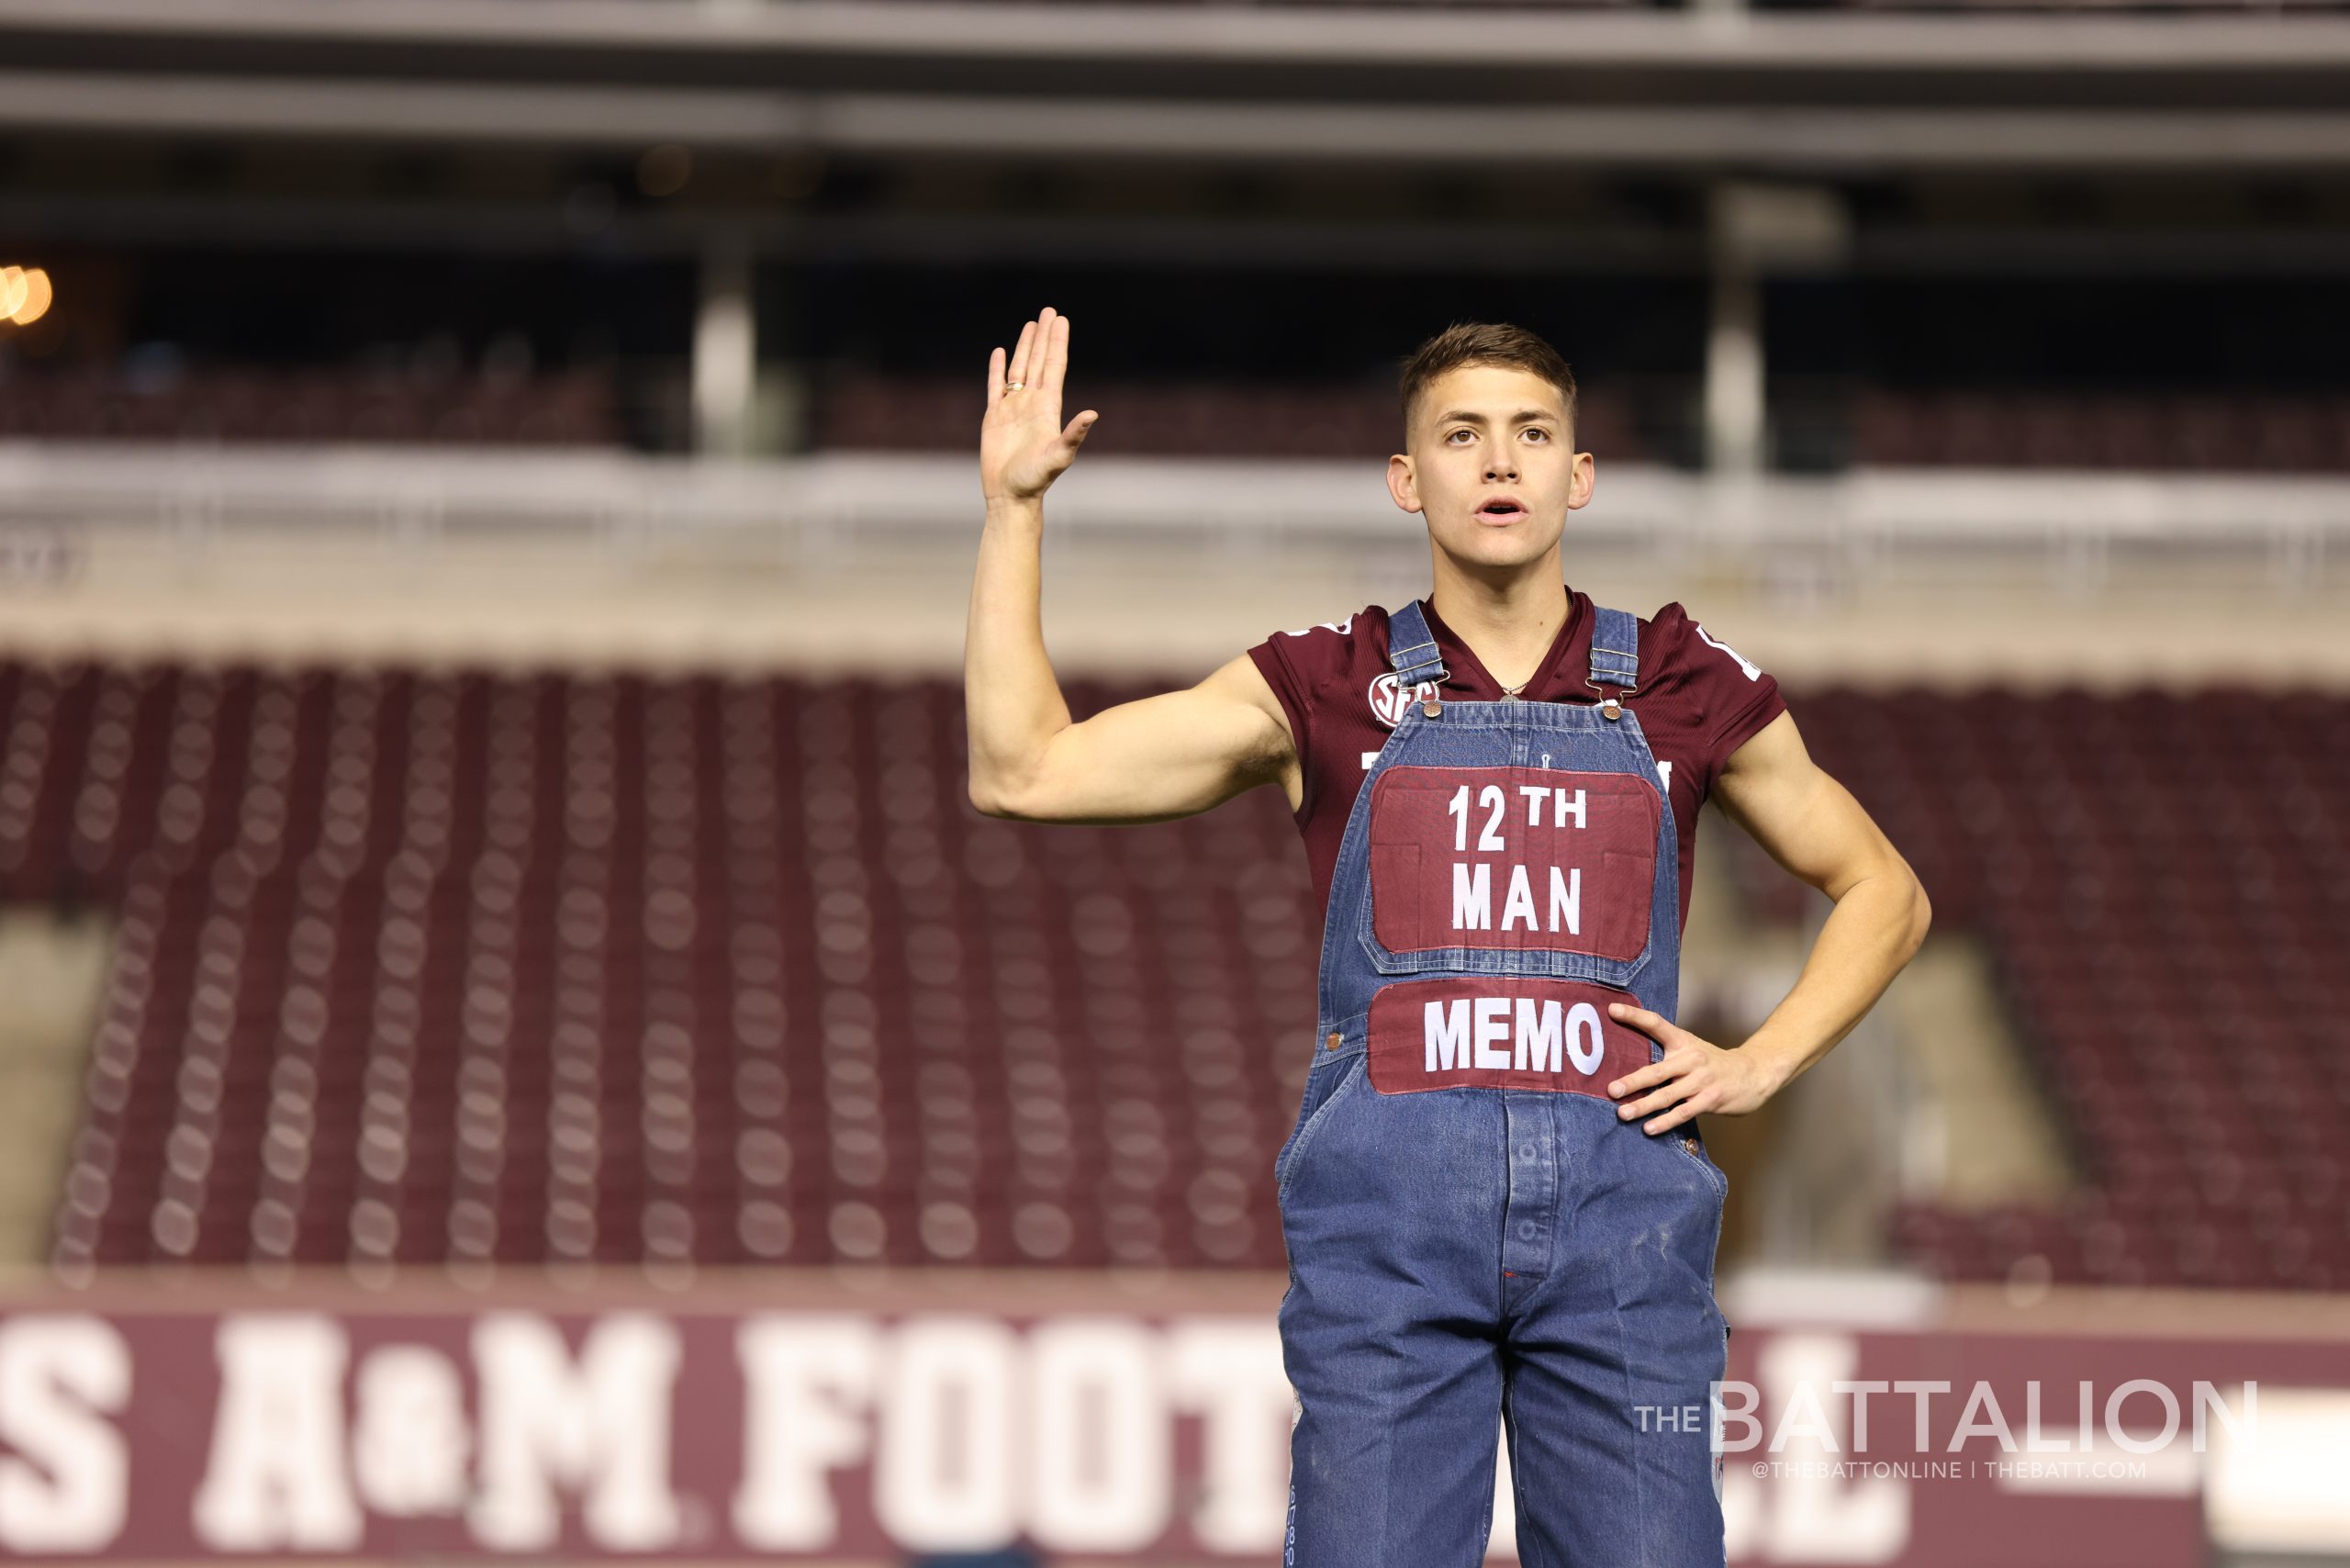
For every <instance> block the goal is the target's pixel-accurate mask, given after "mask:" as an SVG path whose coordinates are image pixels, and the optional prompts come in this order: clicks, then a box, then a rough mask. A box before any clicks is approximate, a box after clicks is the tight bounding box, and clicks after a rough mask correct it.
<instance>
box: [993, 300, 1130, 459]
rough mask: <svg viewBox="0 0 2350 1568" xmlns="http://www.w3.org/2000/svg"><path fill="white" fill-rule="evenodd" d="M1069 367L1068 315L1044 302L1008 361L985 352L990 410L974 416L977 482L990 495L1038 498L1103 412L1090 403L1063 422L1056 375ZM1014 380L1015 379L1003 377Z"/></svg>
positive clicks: (998, 351)
mask: <svg viewBox="0 0 2350 1568" xmlns="http://www.w3.org/2000/svg"><path fill="white" fill-rule="evenodd" d="M1068 370H1069V318H1068V317H1066V316H1057V315H1055V314H1054V313H1053V308H1052V307H1051V306H1049V305H1047V306H1046V307H1045V308H1044V310H1043V311H1042V312H1041V313H1040V314H1039V315H1038V316H1037V317H1036V319H1035V320H1033V321H1030V322H1029V323H1028V324H1027V325H1025V326H1024V327H1022V328H1021V329H1020V343H1019V346H1018V347H1016V348H1014V349H1013V352H1012V362H1011V364H1010V365H1009V366H1008V367H1007V366H1006V364H1005V363H1004V357H1003V350H1002V348H997V349H995V350H994V351H993V352H991V353H990V354H989V355H988V411H987V417H986V418H985V419H984V420H981V421H980V423H979V488H980V489H981V491H982V492H984V493H985V495H986V497H987V498H988V499H989V500H990V501H999V500H1023V501H1024V500H1035V498H1038V497H1040V496H1042V495H1043V494H1044V493H1045V491H1046V489H1047V488H1049V487H1051V485H1052V482H1053V481H1054V480H1056V479H1057V478H1059V477H1060V476H1061V471H1062V470H1063V469H1065V468H1067V467H1068V466H1069V465H1070V464H1071V463H1073V462H1075V461H1076V460H1077V449H1078V448H1079V447H1080V446H1082V445H1084V444H1085V436H1086V432H1087V431H1091V429H1092V428H1093V421H1094V420H1097V419H1099V418H1101V416H1100V415H1099V414H1097V413H1095V412H1094V411H1093V410H1092V409H1086V410H1085V411H1084V412H1082V413H1080V414H1079V415H1078V416H1077V418H1075V419H1073V420H1069V424H1068V425H1067V426H1066V427H1064V426H1063V425H1062V424H1061V380H1062V377H1063V376H1064V375H1066V374H1067V373H1068ZM1008 382H1016V383H1019V384H1020V385H1018V386H1009V387H1008V386H1006V383H1008Z"/></svg>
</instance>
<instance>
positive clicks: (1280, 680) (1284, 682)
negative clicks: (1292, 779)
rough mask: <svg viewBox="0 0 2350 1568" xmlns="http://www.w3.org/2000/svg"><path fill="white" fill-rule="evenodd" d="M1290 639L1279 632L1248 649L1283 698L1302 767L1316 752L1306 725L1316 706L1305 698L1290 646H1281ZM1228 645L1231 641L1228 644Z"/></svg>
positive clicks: (1302, 678)
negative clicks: (1313, 706) (1288, 647)
mask: <svg viewBox="0 0 2350 1568" xmlns="http://www.w3.org/2000/svg"><path fill="white" fill-rule="evenodd" d="M1287 640H1290V639H1289V638H1288V635H1287V633H1281V632H1276V633H1273V634H1272V635H1271V636H1270V637H1268V638H1266V639H1265V640H1264V641H1263V642H1261V643H1259V644H1257V645H1256V646H1255V647H1253V648H1251V649H1249V650H1248V656H1249V657H1250V658H1252V659H1254V660H1255V661H1256V662H1257V669H1258V673H1259V674H1261V675H1262V676H1263V677H1264V678H1265V684H1266V685H1267V686H1270V687H1271V688H1272V689H1273V695H1274V696H1275V697H1278V698H1280V699H1281V711H1282V712H1284V713H1286V714H1288V715H1289V733H1290V738H1291V739H1292V741H1294V742H1295V743H1296V745H1297V756H1298V761H1299V764H1300V766H1301V767H1302V766H1304V761H1305V759H1306V758H1307V757H1309V756H1313V755H1314V752H1313V742H1312V740H1311V738H1310V737H1309V732H1308V730H1307V726H1306V722H1307V718H1308V716H1309V715H1310V714H1311V713H1312V711H1313V708H1312V705H1311V704H1310V703H1308V702H1307V701H1306V695H1305V694H1306V690H1307V685H1306V680H1305V678H1304V674H1303V673H1302V672H1301V671H1300V670H1299V669H1298V667H1297V666H1296V664H1295V663H1294V662H1293V661H1292V659H1291V657H1290V653H1289V650H1287V649H1285V648H1283V647H1282V646H1281V644H1282V643H1283V642H1284V641H1287ZM1225 646H1226V647H1229V646H1231V644H1225Z"/></svg>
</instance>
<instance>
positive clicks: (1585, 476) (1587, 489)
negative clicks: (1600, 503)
mask: <svg viewBox="0 0 2350 1568" xmlns="http://www.w3.org/2000/svg"><path fill="white" fill-rule="evenodd" d="M1598 465H1599V464H1598V459H1597V458H1595V457H1594V456H1592V454H1590V453H1588V452H1578V453H1576V454H1575V472H1574V478H1573V480H1572V482H1570V483H1569V484H1568V486H1567V510H1569V511H1572V510H1575V509H1576V508H1577V507H1580V506H1583V505H1585V504H1587V503H1588V502H1589V501H1590V499H1591V491H1592V487H1593V486H1594V485H1595V484H1597V483H1598V480H1599V475H1598V472H1597V470H1598Z"/></svg>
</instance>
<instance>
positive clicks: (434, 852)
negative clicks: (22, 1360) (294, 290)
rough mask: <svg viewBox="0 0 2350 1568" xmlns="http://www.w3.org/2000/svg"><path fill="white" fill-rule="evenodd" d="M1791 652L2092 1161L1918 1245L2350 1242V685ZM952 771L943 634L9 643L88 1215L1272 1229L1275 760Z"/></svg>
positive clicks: (331, 1228) (744, 1258) (1985, 1250)
mask: <svg viewBox="0 0 2350 1568" xmlns="http://www.w3.org/2000/svg"><path fill="white" fill-rule="evenodd" d="M1069 694H1070V699H1071V704H1072V707H1073V708H1075V709H1076V710H1077V711H1080V712H1082V711H1091V710H1092V709H1094V708H1096V707H1098V706H1100V705H1102V704H1104V703H1106V702H1109V701H1113V700H1120V699H1122V698H1123V697H1125V696H1128V695H1132V694H1133V693H1132V692H1131V691H1128V690H1125V689H1109V688H1105V687H1102V686H1098V685H1091V684H1083V683H1072V685H1071V688H1070V693H1069ZM1796 711H1797V712H1798V714H1799V717H1800V719H1801V722H1803V724H1804V726H1805V730H1806V734H1807V738H1808V740H1809V742H1810V745H1811V746H1812V749H1813V750H1814V752H1815V754H1816V755H1818V756H1819V757H1820V758H1821V759H1822V761H1823V763H1824V764H1825V765H1826V766H1828V767H1830V768H1831V769H1832V770H1834V771H1835V772H1836V773H1837V774H1838V776H1839V777H1841V778H1843V779H1845V780H1846V781H1847V782H1848V783H1849V784H1850V785H1851V787H1852V790H1854V792H1855V793H1856V794H1857V795H1858V796H1859V797H1860V798H1861V800H1862V801H1863V802H1864V803H1866V804H1867V805H1868V806H1869V807H1870V809H1871V810H1872V811H1873V812H1874V813H1875V814H1876V816H1877V818H1878V820H1879V821H1880V822H1881V823H1883V824H1884V825H1885V827H1886V830H1887V831H1888V832H1889V833H1890V834H1892V835H1893V837H1894V839H1895V840H1896V842H1897V843H1898V844H1899V845H1900V846H1902V848H1903V849H1904V851H1905V852H1906V853H1907V854H1908V855H1909V857H1911V859H1912V861H1913V862H1914V864H1915V865H1916V866H1917V867H1918V868H1919V873H1920V875H1921V876H1922V877H1923V878H1924V879H1925V881H1926V884H1927V887H1928V889H1929V890H1930V892H1931V893H1932V895H1933V897H1934V901H1935V906H1936V911H1937V919H1938V921H1940V922H1942V923H1950V922H1966V923H1971V924H1975V925H1976V926H1978V927H1979V928H1981V929H1982V930H1983V931H1984V932H1985V933H1986V936H1987V938H1988V940H1989V942H1990V944H1991V946H1992V947H1993V949H1994V950H1995V951H1996V952H1997V954H1998V956H1999V958H2000V961H2001V963H2002V965H2003V966H2004V970H2005V974H2006V978H2007V980H2008V983H2009V986H2010V987H2011V995H2012V1002H2013V1005H2014V1008H2015V1010H2016V1013H2017V1015H2018V1018H2019V1020H2020V1027H2021V1029H2022V1030H2023V1032H2024V1034H2025V1036H2026V1037H2027V1039H2028V1040H2030V1041H2031V1043H2032V1045H2033V1046H2034V1047H2036V1059H2037V1062H2038V1065H2039V1069H2040V1070H2041V1072H2042V1076H2043V1079H2044V1081H2045V1084H2046V1087H2047V1090H2048V1092H2049V1094H2050V1095H2051V1097H2052V1099H2053V1103H2055V1105H2056V1106H2057V1107H2058V1110H2059V1113H2060V1114H2061V1116H2062V1117H2063V1118H2064V1120H2065V1123H2066V1124H2067V1125H2068V1126H2069V1127H2070V1128H2071V1130H2072V1133H2073V1135H2074V1137H2076V1139H2077V1140H2078V1144H2079V1149H2078V1152H2079V1155H2080V1157H2081V1158H2080V1163H2081V1165H2082V1168H2083V1169H2084V1170H2087V1172H2088V1173H2089V1176H2090V1181H2089V1184H2088V1186H2087V1190H2085V1191H2084V1192H2082V1193H2080V1194H2079V1195H2078V1196H2077V1197H2076V1199H2075V1200H2073V1201H2072V1202H2070V1203H2069V1204H2066V1205H2065V1207H2063V1208H2062V1209H2060V1210H2058V1211H2055V1212H2053V1213H2026V1212H2012V1213H2010V1212H2001V1213H1997V1214H1992V1215H1955V1214H1948V1213H1942V1212H1939V1211H1934V1210H1930V1209H1917V1208H1902V1209H1899V1210H1897V1212H1895V1213H1893V1214H1892V1215H1890V1222H1891V1224H1892V1225H1893V1227H1894V1234H1895V1236H1896V1237H1897V1239H1898V1240H1899V1241H1900V1243H1901V1244H1902V1246H1903V1247H1904V1248H1906V1249H1908V1250H1909V1251H1910V1252H1911V1253H1912V1254H1913V1255H1915V1256H1916V1257H1918V1258H1919V1259H1920V1260H1923V1261H1925V1262H1926V1263H1927V1264H1928V1265H1929V1266H1930V1267H1932V1268H1934V1269H1937V1270H1939V1271H1942V1272H1945V1273H1948V1274H1950V1275H1953V1276H1954V1277H1961V1278H1978V1277H1989V1278H1999V1277H2008V1276H2010V1275H2014V1274H2018V1273H2021V1274H2023V1275H2027V1276H2031V1275H2035V1274H2036V1275H2037V1276H2039V1277H2049V1278H2054V1279H2058V1280H2088V1281H2109V1282H2144V1283H2203V1284H2222V1283H2224V1284H2240V1285H2265V1284H2289V1285H2321V1284H2333V1285H2339V1284H2341V1283H2343V1282H2345V1281H2350V1232H2345V1229H2344V1225H2343V1221H2342V1217H2341V1216H2342V1214H2343V1212H2344V1209H2343V1204H2342V1201H2341V1200H2342V1192H2343V1186H2344V1170H2343V1168H2342V1158H2341V1156H2340V1153H2339V1150H2340V1149H2341V1148H2344V1146H2345V1143H2350V1137H2345V1134H2350V1126H2345V1123H2350V1051H2345V1050H2344V1048H2343V1047H2344V1044H2345V1039H2344V1024H2343V1020H2344V1018H2345V1017H2350V965H2345V964H2344V963H2343V962H2342V958H2343V941H2342V937H2341V935H2340V934H2341V932H2342V931H2343V930H2344V928H2345V923H2346V922H2350V804H2345V794H2344V790H2343V787H2342V786H2343V783H2344V778H2345V777H2350V703H2345V702H2344V701H2343V700H2340V699H2338V698H2333V697H2321V696H2317V695H2311V694H2295V693H2285V694H2264V693H2260V692H2255V691H2251V690H2243V689H2233V688H2228V687H2218V688H2213V689H2208V690H2205V691H2201V692H2199V693H2196V694H2193V695H2184V696H2169V695H2161V694H2156V693H2153V692H2141V693H2137V694H2133V695H2129V696H2124V697H2120V698H2101V697H2094V696H2091V695H2088V694H2087V693H2084V692H2079V691H2060V692H2057V693H2054V694H2052V695H2047V696H2026V695H2021V694H2018V693H2014V692H2009V691H2000V690H1991V691H1984V692H1979V693H1976V694H1973V695H1968V696H1944V695H1937V694H1932V693H1929V692H1924V691H1903V692H1899V693H1895V694H1864V693H1861V692H1857V691H1852V690H1842V689H1837V690H1821V691H1815V692H1811V693H1809V694H1799V695H1798V696H1797V697H1796ZM962 780H963V741H962V736H961V731H960V701H959V694H958V692H957V689H955V688H954V687H953V686H952V685H951V684H948V683H942V682H912V683H906V684H876V683H869V682H845V683H816V682H800V681H793V680H784V679H755V680H754V679H744V680H735V679H722V678H699V679H674V680H671V679H657V680H656V679H649V678H595V677H587V676H576V677H555V676H544V677H508V676H489V675H483V674H462V675H437V674H376V673H367V672H358V671H347V672H341V673H335V672H327V671H320V670H304V671H296V672H286V673H281V672H272V671H263V670H254V669H248V668H236V669H228V670H217V671H216V670H209V669H202V668H174V667H159V666H154V667H129V666H122V667H93V666H74V667H62V668H58V667H49V666H38V665H27V664H6V665H0V896H5V897H6V898H7V899H10V900H14V901H42V900H51V901H54V900H69V901H72V900H81V901H88V900H98V901H103V902H106V903H107V904H108V905H109V906H111V907H112V908H113V909H115V910H116V912H117V918H118V922H119V924H118V935H117V955H116V959H115V964H114V969H113V973H112V977H111V980H110V981H109V985H108V991H107V994H106V999H105V1002H104V1004H103V1006H102V1008H101V1010H100V1014H99V1016H100V1020H101V1021H100V1024H99V1025H98V1029H97V1033H96V1036H95V1042H94V1044H93V1047H92V1053H91V1060H90V1066H89V1075H88V1085H87V1092H86V1102H87V1103H86V1112H85V1115H86V1121H85V1124H84V1126H82V1128H81V1129H80V1131H79V1133H78V1134H77V1136H76V1137H75V1139H74V1141H73V1155H72V1163H71V1169H70V1170H68V1171H67V1172H66V1173H65V1178H64V1183H63V1192H62V1202H61V1204H60V1207H59V1211H58V1216H57V1221H56V1226H55V1234H54V1238H53V1244H52V1255H53V1258H54V1260H55V1263H56V1265H57V1267H58V1268H59V1269H60V1270H61V1271H62V1272H64V1273H65V1274H67V1275H68V1276H69V1277H72V1276H75V1275H78V1274H80V1273H82V1272H84V1271H87V1270H89V1269H91V1268H92V1267H94V1266H101V1265H119V1264H144V1263H162V1264H171V1263H174V1262H182V1261H184V1262H190V1263H211V1264H228V1265H241V1266H246V1267H260V1268H268V1267H272V1266H278V1265H285V1264H289V1263H313V1264H330V1265H340V1266H343V1267H347V1268H350V1269H352V1270H353V1271H358V1272H360V1273H361V1274H362V1275H363V1276H364V1275H368V1274H371V1273H372V1274H375V1275H378V1276H382V1275H388V1274H389V1273H391V1272H393V1271H397V1270H399V1269H402V1268H409V1267H414V1266H418V1265H425V1266H431V1267H434V1268H439V1267H444V1266H450V1265H473V1266H476V1267H481V1268H488V1267H493V1266H496V1265H501V1264H528V1265H531V1266H533V1267H537V1266H540V1265H544V1264H549V1263H555V1264H560V1263H565V1262H571V1263H581V1264H585V1263H591V1262H593V1263H604V1264H611V1265H618V1266H622V1267H629V1268H634V1267H649V1266H658V1265H661V1264H664V1263H672V1264H680V1265H682V1264H687V1263H693V1264H727V1263H766V1262H789V1263H801V1264H808V1263H824V1262H852V1263H854V1262H867V1261H885V1262H908V1263H915V1262H941V1263H982V1264H986V1263H996V1264H1071V1265H1094V1266H1099V1265H1103V1264H1129V1265H1136V1266H1157V1265H1169V1266H1177V1267H1222V1266H1248V1267H1258V1268H1277V1267H1279V1266H1281V1259H1282V1253H1281V1237H1280V1230H1279V1223H1278V1216H1277V1215H1276V1214H1275V1212H1274V1209H1273V1206H1272V1193H1271V1182H1270V1163H1271V1160H1272V1158H1273V1155H1274V1153H1275V1151H1276V1150H1277V1148H1279V1147H1280V1145H1281V1141H1282V1139H1283V1138H1284V1137H1286V1135H1287V1133H1288V1130H1289V1127H1290V1126H1291V1124H1292V1118H1293V1116H1294V1113H1295V1107H1296V1095H1297V1092H1298V1087H1299V1083H1300V1081H1301V1075H1302V1073H1303V1072H1304V1069H1305V1067H1306V1064H1307V1062H1308V1061H1309V1060H1310V1058H1311V1054H1312V1048H1313V1030H1314V1025H1315V1018H1314V1015H1313V1011H1312V1009H1313V1005H1314V990H1315V988H1314V966H1315V953H1316V946H1317V936H1318V930H1317V924H1316V921H1315V910H1314V907H1313V895H1312V892H1311V890H1310V888H1309V886H1308V885H1307V882H1306V879H1305V875H1304V865H1303V857H1302V855H1301V854H1300V852H1299V850H1298V848H1297V846H1296V845H1295V843H1294V830H1293V828H1292V824H1291V823H1290V821H1289V820H1288V813H1287V812H1285V811H1284V810H1283V809H1282V806H1281V802H1280V801H1278V800H1277V799H1276V798H1275V797H1274V796H1273V795H1272V794H1271V793H1270V791H1257V792H1254V793H1252V794H1250V795H1248V796H1246V797H1243V798H1242V799H1241V800H1239V801H1235V802H1233V803H1232V804H1230V805H1228V806H1227V807H1225V808H1224V809H1222V810H1219V811H1217V812H1212V813H1209V814H1207V815H1205V816H1202V817H1197V818H1192V819H1190V820H1187V821H1183V822H1178V823H1162V824H1157V825H1153V826H1149V827H1139V828H1102V827H1055V826H1041V825H1035V824H1021V823H1006V822H1000V821H994V820H990V819H988V818H984V817H981V816H979V814H977V813H976V812H973V811H972V810H971V809H970V808H969V806H968V802H967V801H966V800H965V798H964V794H963V782H962ZM1740 874H1741V875H1743V876H1745V877H1746V878H1748V879H1749V880H1750V881H1751V891H1752V893H1753V895H1754V896H1755V897H1756V898H1757V899H1758V900H1760V901H1762V902H1763V904H1764V905H1765V906H1766V907H1767V906H1768V905H1769V904H1770V903H1771V902H1772V901H1774V900H1778V899H1785V898H1788V897H1790V896H1791V895H1795V894H1800V893H1801V891H1802V890H1800V889H1799V888H1797V887H1796V884H1794V883H1792V882H1789V881H1786V880H1785V878H1784V877H1783V876H1782V875H1781V874H1780V873H1779V872H1777V870H1776V868H1773V867H1770V866H1769V865H1768V863H1767V861H1764V860H1762V857H1761V856H1760V854H1759V852H1756V853H1754V854H1752V855H1750V856H1748V857H1745V858H1744V859H1742V860H1741V861H1740Z"/></svg>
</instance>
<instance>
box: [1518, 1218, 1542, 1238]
mask: <svg viewBox="0 0 2350 1568" xmlns="http://www.w3.org/2000/svg"><path fill="white" fill-rule="evenodd" d="M1541 1234H1542V1227H1541V1226H1539V1225H1537V1224H1535V1223H1534V1222H1533V1221H1532V1220H1530V1219H1522V1220H1520V1221H1518V1222H1517V1238H1518V1239H1519V1240H1520V1241H1531V1240H1533V1239H1534V1238H1536V1237H1538V1236H1539V1235H1541Z"/></svg>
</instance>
